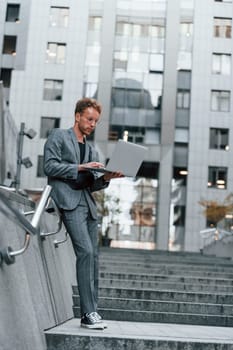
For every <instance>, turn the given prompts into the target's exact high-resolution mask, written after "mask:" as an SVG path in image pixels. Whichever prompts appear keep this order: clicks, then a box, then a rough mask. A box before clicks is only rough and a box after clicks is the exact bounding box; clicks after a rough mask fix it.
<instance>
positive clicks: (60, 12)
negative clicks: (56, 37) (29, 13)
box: [50, 6, 69, 27]
mask: <svg viewBox="0 0 233 350" xmlns="http://www.w3.org/2000/svg"><path fill="white" fill-rule="evenodd" d="M68 20H69V8H68V7H55V6H51V7H50V25H51V26H53V27H68Z"/></svg>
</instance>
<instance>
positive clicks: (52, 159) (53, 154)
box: [44, 129, 78, 179]
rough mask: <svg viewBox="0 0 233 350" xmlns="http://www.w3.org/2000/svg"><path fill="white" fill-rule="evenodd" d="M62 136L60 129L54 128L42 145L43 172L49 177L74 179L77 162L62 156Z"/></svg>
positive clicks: (76, 172) (76, 171)
mask: <svg viewBox="0 0 233 350" xmlns="http://www.w3.org/2000/svg"><path fill="white" fill-rule="evenodd" d="M63 138H64V135H63V131H62V130H61V129H54V130H53V131H52V132H51V133H50V135H49V137H48V139H47V141H46V143H45V146H44V172H45V174H46V175H47V176H49V177H56V178H61V179H76V178H77V175H78V166H77V164H73V163H70V162H69V161H65V160H64V157H62V147H63Z"/></svg>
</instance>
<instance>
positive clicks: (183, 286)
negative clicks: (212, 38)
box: [99, 278, 233, 293]
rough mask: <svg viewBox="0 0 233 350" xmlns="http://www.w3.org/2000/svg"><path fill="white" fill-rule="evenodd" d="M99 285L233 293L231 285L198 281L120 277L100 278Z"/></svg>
mask: <svg viewBox="0 0 233 350" xmlns="http://www.w3.org/2000/svg"><path fill="white" fill-rule="evenodd" d="M99 286H100V287H102V288H104V287H114V288H116V287H118V288H124V287H127V288H134V289H153V290H161V289H163V290H177V291H190V292H207V291H209V292H215V293H216V292H220V293H233V286H226V285H220V286H219V285H216V284H214V285H211V284H200V283H182V282H170V281H165V282H164V281H140V280H126V279H124V280H122V279H109V278H101V279H100V282H99Z"/></svg>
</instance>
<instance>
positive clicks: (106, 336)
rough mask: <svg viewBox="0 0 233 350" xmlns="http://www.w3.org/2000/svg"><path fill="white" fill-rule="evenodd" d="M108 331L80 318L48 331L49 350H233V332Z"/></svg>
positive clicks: (130, 327)
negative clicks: (87, 324) (93, 327)
mask: <svg viewBox="0 0 233 350" xmlns="http://www.w3.org/2000/svg"><path fill="white" fill-rule="evenodd" d="M107 324H108V328H107V329H106V330H104V331H97V330H88V329H83V328H81V327H80V321H79V320H77V319H72V320H69V321H68V322H66V323H64V324H62V325H60V326H57V327H55V328H53V329H50V330H47V331H46V332H45V336H46V340H47V346H48V347H47V350H68V349H69V350H70V349H75V350H79V349H80V350H81V349H85V350H100V349H101V350H112V349H117V350H125V349H127V350H135V349H137V350H165V349H166V350H177V349H189V350H203V349H205V350H233V335H232V329H230V328H222V327H214V328H213V327H207V326H191V325H180V324H176V325H171V324H160V323H156V324H155V323H140V322H139V323H135V322H118V321H107Z"/></svg>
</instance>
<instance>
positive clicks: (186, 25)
mask: <svg viewBox="0 0 233 350" xmlns="http://www.w3.org/2000/svg"><path fill="white" fill-rule="evenodd" d="M192 38H193V23H191V22H183V23H180V39H179V47H180V51H188V52H190V51H192Z"/></svg>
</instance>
